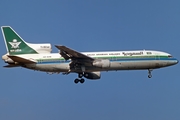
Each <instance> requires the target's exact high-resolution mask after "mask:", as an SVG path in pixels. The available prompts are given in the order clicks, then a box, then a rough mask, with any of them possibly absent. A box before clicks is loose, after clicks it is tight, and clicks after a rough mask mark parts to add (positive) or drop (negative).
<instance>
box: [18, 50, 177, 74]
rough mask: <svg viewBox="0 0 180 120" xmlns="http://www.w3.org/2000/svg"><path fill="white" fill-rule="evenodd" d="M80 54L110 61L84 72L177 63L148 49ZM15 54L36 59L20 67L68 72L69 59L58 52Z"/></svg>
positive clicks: (148, 67)
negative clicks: (105, 65) (105, 64)
mask: <svg viewBox="0 0 180 120" xmlns="http://www.w3.org/2000/svg"><path fill="white" fill-rule="evenodd" d="M82 54H85V55H87V56H90V57H92V58H95V59H108V60H109V61H110V64H109V66H108V67H97V66H91V67H86V68H84V69H85V72H93V71H111V70H141V69H156V68H161V67H166V66H171V65H174V64H176V63H178V60H177V59H175V58H173V57H172V56H171V55H170V54H168V53H165V52H160V51H150V50H137V51H110V52H83V53H82ZM17 56H19V57H22V58H26V59H29V60H34V61H37V63H36V64H25V65H23V66H22V67H25V68H29V69H33V70H39V71H45V72H52V73H55V72H57V73H59V72H68V71H69V70H70V67H69V64H70V62H71V60H67V61H66V60H65V59H64V58H63V57H62V56H61V55H60V54H59V53H50V54H24V55H17ZM71 72H76V73H77V72H82V69H81V68H74V69H71Z"/></svg>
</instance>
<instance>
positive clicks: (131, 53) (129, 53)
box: [122, 52, 143, 56]
mask: <svg viewBox="0 0 180 120" xmlns="http://www.w3.org/2000/svg"><path fill="white" fill-rule="evenodd" d="M122 54H123V55H124V56H128V55H129V56H133V55H143V52H123V53H122Z"/></svg>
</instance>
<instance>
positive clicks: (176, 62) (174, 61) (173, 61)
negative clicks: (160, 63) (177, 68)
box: [170, 59, 179, 65]
mask: <svg viewBox="0 0 180 120" xmlns="http://www.w3.org/2000/svg"><path fill="white" fill-rule="evenodd" d="M178 62H179V61H178V59H174V60H172V61H171V62H170V64H171V65H175V64H178Z"/></svg>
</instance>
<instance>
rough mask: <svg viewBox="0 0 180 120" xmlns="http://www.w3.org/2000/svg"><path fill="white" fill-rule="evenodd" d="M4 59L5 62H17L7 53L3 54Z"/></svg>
mask: <svg viewBox="0 0 180 120" xmlns="http://www.w3.org/2000/svg"><path fill="white" fill-rule="evenodd" d="M2 59H3V60H4V62H5V63H9V64H15V62H14V61H13V60H12V59H11V58H9V57H8V56H7V54H5V55H3V56H2Z"/></svg>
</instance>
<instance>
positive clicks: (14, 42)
mask: <svg viewBox="0 0 180 120" xmlns="http://www.w3.org/2000/svg"><path fill="white" fill-rule="evenodd" d="M1 29H2V34H3V37H4V42H5V45H6V49H7V51H8V53H9V54H10V55H18V54H37V52H36V51H35V50H34V49H33V48H31V47H30V46H29V45H28V43H26V42H25V41H24V40H23V39H22V38H21V37H20V36H19V35H18V34H17V33H16V32H15V31H14V30H13V29H12V28H11V27H10V26H2V27H1Z"/></svg>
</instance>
